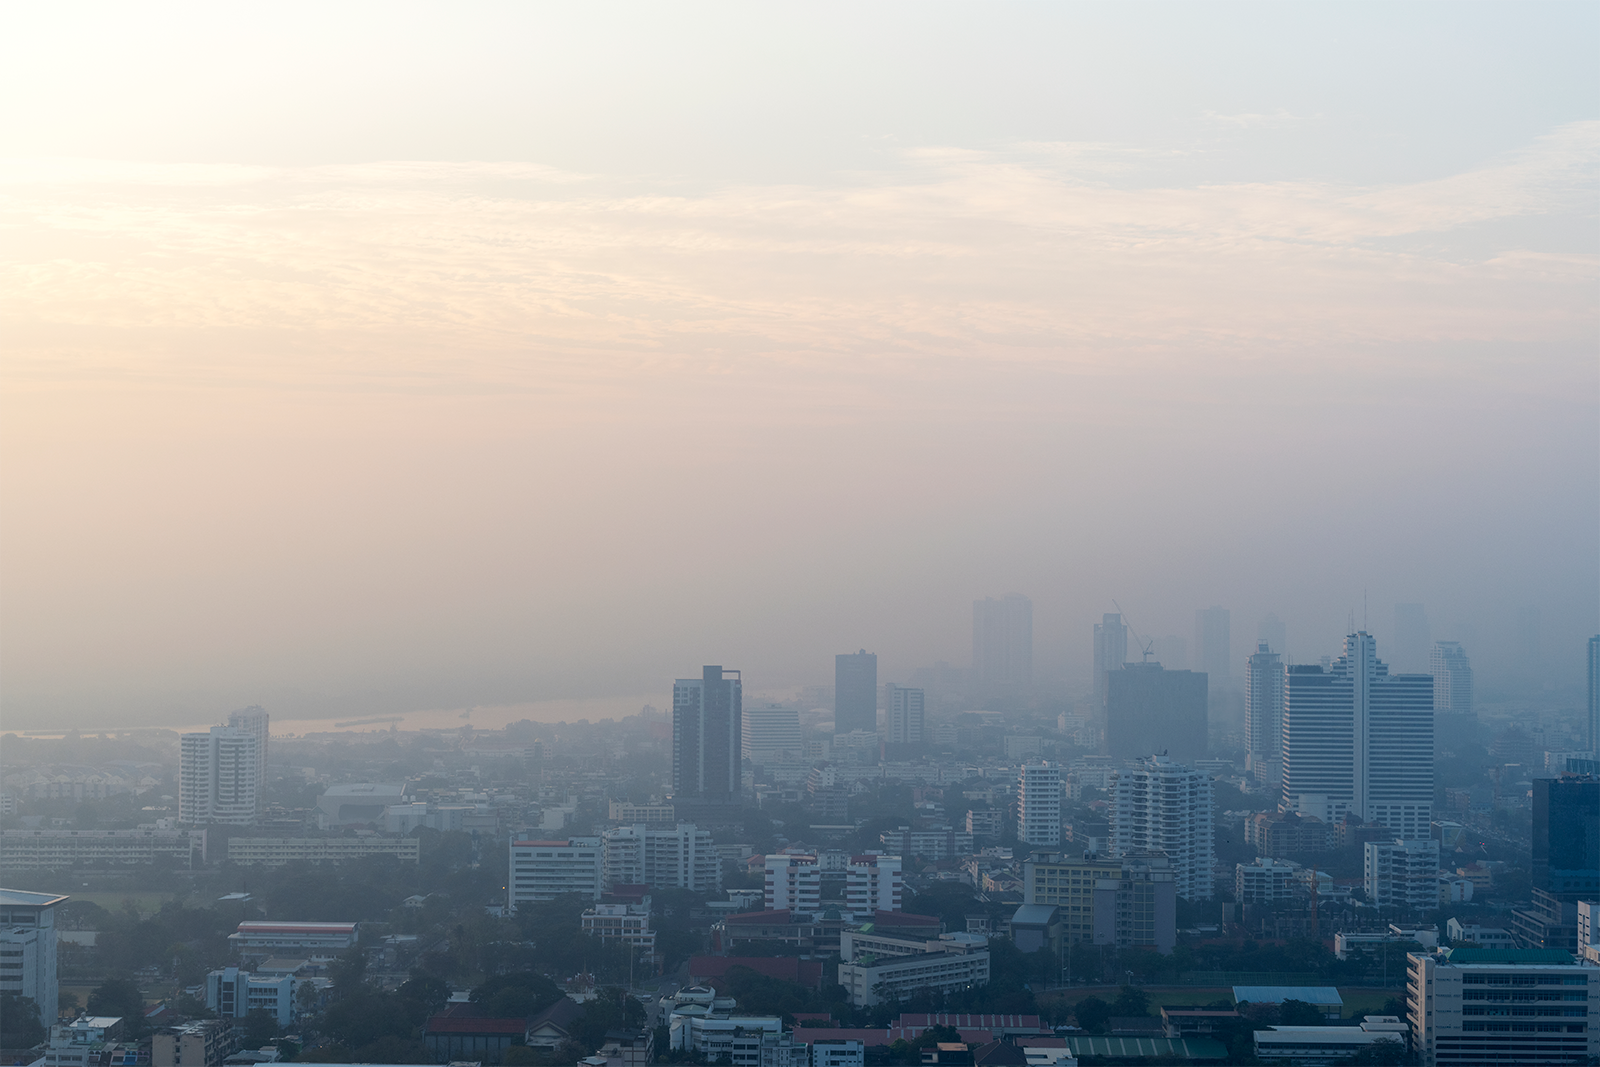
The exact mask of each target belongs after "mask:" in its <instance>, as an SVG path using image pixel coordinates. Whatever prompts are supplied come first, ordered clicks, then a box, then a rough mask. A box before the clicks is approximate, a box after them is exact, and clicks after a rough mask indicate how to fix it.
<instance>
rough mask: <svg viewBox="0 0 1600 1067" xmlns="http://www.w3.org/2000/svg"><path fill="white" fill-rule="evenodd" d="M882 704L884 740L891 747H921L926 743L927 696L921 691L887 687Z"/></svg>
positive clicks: (895, 686) (897, 686)
mask: <svg viewBox="0 0 1600 1067" xmlns="http://www.w3.org/2000/svg"><path fill="white" fill-rule="evenodd" d="M884 703H885V708H884V721H883V726H884V740H886V741H888V742H889V743H890V744H891V745H921V744H925V743H926V742H927V740H928V734H927V717H926V714H925V712H924V705H925V704H926V703H927V696H926V694H925V693H924V692H923V691H922V690H921V689H907V688H906V687H905V686H900V685H890V686H887V687H886V692H885V701H884Z"/></svg>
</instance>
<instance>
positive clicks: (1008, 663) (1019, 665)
mask: <svg viewBox="0 0 1600 1067" xmlns="http://www.w3.org/2000/svg"><path fill="white" fill-rule="evenodd" d="M972 672H973V676H974V678H973V680H974V681H976V682H977V684H978V686H979V688H981V689H983V690H984V691H985V692H995V691H1001V690H1004V691H1018V690H1025V689H1027V688H1029V687H1030V686H1032V685H1033V601H1031V600H1029V599H1028V598H1027V597H1025V596H1023V595H1021V594H1020V593H1007V594H1006V595H1005V596H1003V597H1001V598H1000V599H999V600H995V599H994V598H993V597H985V598H984V599H982V600H974V601H973V602H972Z"/></svg>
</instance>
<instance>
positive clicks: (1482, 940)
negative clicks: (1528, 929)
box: [1444, 904, 1583, 955]
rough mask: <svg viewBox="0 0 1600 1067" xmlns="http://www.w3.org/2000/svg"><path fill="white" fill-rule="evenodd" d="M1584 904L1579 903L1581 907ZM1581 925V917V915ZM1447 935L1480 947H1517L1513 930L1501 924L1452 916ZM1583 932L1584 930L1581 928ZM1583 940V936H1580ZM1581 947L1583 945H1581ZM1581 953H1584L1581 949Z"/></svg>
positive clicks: (1451, 938)
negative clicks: (1469, 921) (1488, 924)
mask: <svg viewBox="0 0 1600 1067" xmlns="http://www.w3.org/2000/svg"><path fill="white" fill-rule="evenodd" d="M1582 907H1583V905H1581V904H1580V905H1579V908H1580V909H1581V908H1582ZM1579 921H1580V925H1581V922H1582V920H1581V917H1580V920H1579ZM1444 931H1445V936H1446V937H1448V938H1449V939H1450V940H1452V941H1471V942H1472V943H1473V944H1474V945H1477V946H1478V947H1479V948H1516V947H1517V939H1516V938H1515V937H1513V936H1511V931H1510V930H1507V929H1505V928H1504V927H1501V926H1483V925H1481V924H1479V923H1464V922H1462V921H1461V920H1460V919H1457V918H1454V917H1452V918H1451V919H1450V920H1449V921H1448V922H1446V923H1445V924H1444ZM1579 933H1580V934H1581V933H1582V931H1581V930H1580V931H1579ZM1580 940H1581V938H1580ZM1579 947H1580V949H1581V947H1582V946H1581V945H1580V946H1579ZM1579 955H1582V952H1581V951H1580V953H1579Z"/></svg>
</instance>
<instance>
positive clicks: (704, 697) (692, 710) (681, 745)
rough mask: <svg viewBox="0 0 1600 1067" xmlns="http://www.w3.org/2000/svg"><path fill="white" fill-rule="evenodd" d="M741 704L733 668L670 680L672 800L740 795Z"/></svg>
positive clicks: (715, 800)
mask: <svg viewBox="0 0 1600 1067" xmlns="http://www.w3.org/2000/svg"><path fill="white" fill-rule="evenodd" d="M743 725H744V707H743V693H742V681H741V677H740V674H739V672H738V671H733V670H729V671H725V670H723V669H722V668H721V667H706V668H705V669H704V670H703V671H702V672H701V676H700V677H699V678H679V679H678V680H677V681H675V682H673V683H672V799H673V801H674V802H675V803H679V804H681V803H683V802H685V801H690V802H693V801H702V802H705V803H708V804H732V803H735V802H736V801H737V800H738V799H739V791H740V779H739V756H740V754H741V753H742V752H743V749H744V743H743V737H742V734H743Z"/></svg>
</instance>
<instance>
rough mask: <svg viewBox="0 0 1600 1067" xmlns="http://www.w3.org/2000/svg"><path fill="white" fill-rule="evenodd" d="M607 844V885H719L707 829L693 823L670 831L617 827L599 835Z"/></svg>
mask: <svg viewBox="0 0 1600 1067" xmlns="http://www.w3.org/2000/svg"><path fill="white" fill-rule="evenodd" d="M601 838H602V840H603V841H604V842H605V861H604V871H605V884H606V886H607V887H610V886H616V885H648V886H651V887H653V888H656V889H692V890H693V891H694V892H696V893H710V892H716V891H717V890H719V889H721V888H722V858H721V857H720V856H718V855H717V849H716V846H715V845H713V844H712V843H711V831H709V830H701V829H698V828H696V827H695V826H694V825H693V824H691V823H679V824H678V825H677V826H675V827H673V828H672V829H670V830H669V829H666V828H664V827H651V826H647V825H644V824H639V825H635V826H619V827H617V828H616V829H614V830H607V831H606V832H605V833H604V834H602V835H601Z"/></svg>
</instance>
